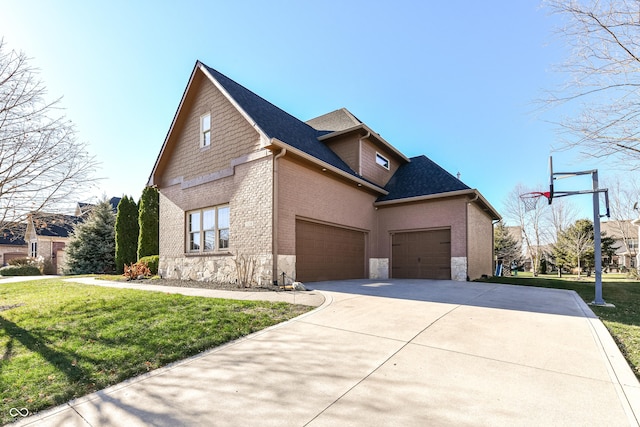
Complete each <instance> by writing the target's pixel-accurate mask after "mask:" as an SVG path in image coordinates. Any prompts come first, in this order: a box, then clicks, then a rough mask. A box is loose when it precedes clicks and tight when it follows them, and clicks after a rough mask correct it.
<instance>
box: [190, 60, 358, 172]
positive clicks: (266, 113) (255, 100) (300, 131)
mask: <svg viewBox="0 0 640 427" xmlns="http://www.w3.org/2000/svg"><path fill="white" fill-rule="evenodd" d="M202 65H203V66H204V67H205V68H206V69H207V71H208V72H209V73H210V74H211V75H212V76H213V77H214V78H215V79H216V80H217V81H218V82H219V83H220V84H221V85H222V87H224V89H225V90H226V91H227V92H228V93H229V95H230V96H231V97H232V98H233V99H234V100H235V101H236V102H237V103H238V105H240V107H241V108H242V109H243V110H244V111H245V112H246V113H247V114H248V115H249V116H251V118H252V119H253V120H255V122H256V124H257V125H258V126H259V127H260V129H262V130H263V131H264V132H265V133H266V134H267V136H269V137H271V138H277V139H279V140H280V141H282V142H284V143H286V144H289V145H290V146H292V147H294V148H297V149H299V150H301V151H303V152H305V153H307V154H310V155H312V156H313V157H315V158H316V159H318V160H321V161H323V162H325V163H328V164H330V165H332V166H335V167H336V168H338V169H340V170H342V171H345V172H347V173H349V174H351V175H353V176H356V177H358V175H357V174H356V172H355V171H354V170H353V169H351V168H350V167H349V166H347V164H346V163H345V162H344V161H343V160H342V159H341V158H340V157H338V155H337V154H336V153H334V152H333V151H332V150H331V149H330V148H329V147H327V146H326V145H325V144H323V143H322V142H320V141H318V137H319V136H321V135H324V134H326V133H328V132H321V131H318V130H316V129H314V128H313V127H311V126H309V125H308V124H306V123H304V122H303V121H301V120H298V119H297V118H295V117H293V116H292V115H291V114H289V113H287V112H286V111H283V110H281V109H280V108H278V107H276V106H275V105H273V104H272V103H270V102H269V101H267V100H265V99H264V98H261V97H260V96H258V95H256V94H255V93H253V92H251V91H250V90H249V89H247V88H245V87H244V86H242V85H240V84H238V83H236V82H235V81H233V80H231V79H230V78H229V77H227V76H225V75H224V74H221V73H219V72H218V71H216V70H214V69H213V68H211V67H208V66H206V65H205V64H202Z"/></svg>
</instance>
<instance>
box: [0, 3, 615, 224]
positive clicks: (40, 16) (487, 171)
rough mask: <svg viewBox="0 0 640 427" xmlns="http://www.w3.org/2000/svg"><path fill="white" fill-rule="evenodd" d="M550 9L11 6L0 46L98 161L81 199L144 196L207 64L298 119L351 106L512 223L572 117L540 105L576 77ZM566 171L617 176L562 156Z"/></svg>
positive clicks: (1, 26)
mask: <svg viewBox="0 0 640 427" xmlns="http://www.w3.org/2000/svg"><path fill="white" fill-rule="evenodd" d="M547 12H548V11H547V10H545V9H543V8H541V7H540V2H539V1H538V0H519V1H508V0H501V1H498V0H487V1H482V2H478V1H471V0H467V1H463V0H448V1H446V2H427V1H424V2H423V1H417V0H415V1H404V0H394V1H373V2H372V1H370V0H369V1H348V0H325V1H322V2H305V1H293V0H292V1H280V0H272V1H253V0H247V1H225V2H223V1H190V0H182V1H180V2H177V1H165V0H158V1H122V0H116V1H109V2H88V1H75V0H73V1H72V0H66V1H58V2H51V1H45V0H40V1H32V0H4V1H3V5H2V13H1V14H0V36H2V37H4V41H5V43H6V44H7V45H8V47H9V48H12V49H16V50H22V51H24V52H25V53H26V54H27V55H28V56H30V57H32V58H33V60H32V65H35V66H37V67H38V68H39V69H40V70H41V75H40V77H41V78H42V80H43V81H44V83H45V85H46V87H47V88H48V91H49V94H50V96H51V97H52V98H54V97H59V96H63V100H62V105H63V106H64V107H65V109H66V114H67V116H68V117H69V118H70V119H71V120H72V121H73V122H74V123H75V124H76V126H77V129H78V131H79V136H80V138H81V139H82V140H83V141H86V142H88V144H89V148H90V151H91V153H92V154H94V155H95V156H96V157H97V158H98V159H99V161H100V162H101V163H102V168H101V169H100V170H98V171H97V175H98V176H100V177H104V180H102V181H101V182H100V184H99V186H98V188H96V189H95V190H94V192H93V193H92V194H87V195H86V197H85V199H91V198H92V197H97V196H100V195H102V194H106V195H108V196H121V195H123V194H127V195H131V196H133V197H134V199H135V200H137V199H138V198H139V197H140V194H141V192H142V189H143V187H144V186H145V184H146V181H147V178H148V176H149V174H150V172H151V169H152V168H153V164H154V162H155V159H156V157H157V154H158V152H159V150H160V148H161V146H162V143H163V141H164V138H165V136H166V133H167V131H168V129H169V126H170V124H171V121H172V119H173V116H174V114H175V111H176V109H177V107H178V103H179V101H180V98H181V96H182V93H183V91H184V88H185V86H186V83H187V80H188V78H189V75H190V73H191V70H192V68H193V66H194V63H195V61H196V60H198V59H199V60H201V61H202V62H204V63H206V64H207V65H209V66H211V67H213V68H215V69H217V70H219V71H220V72H222V73H224V74H226V75H227V76H229V77H230V78H232V79H234V80H236V81H237V82H238V83H240V84H242V85H244V86H245V87H247V88H249V89H251V90H252V91H254V92H256V93H257V94H258V95H260V96H262V97H264V98H266V99H267V100H269V101H270V102H272V103H274V104H275V105H277V106H279V107H280V108H282V109H284V110H285V111H287V112H289V113H291V114H293V115H294V116H296V117H298V118H300V119H302V120H308V119H310V118H312V117H316V116H318V115H321V114H324V113H327V112H329V111H333V110H335V109H337V108H341V107H346V108H347V109H349V110H350V111H351V112H352V113H353V114H355V115H356V116H357V117H358V118H360V119H361V120H362V121H364V122H365V123H367V124H368V125H369V126H370V127H371V128H372V129H374V130H375V131H376V132H378V133H380V134H381V135H382V136H383V137H384V138H385V139H386V140H387V141H389V142H390V143H391V144H393V145H394V146H396V147H397V148H398V149H399V150H400V151H402V152H403V153H404V154H406V155H407V156H409V157H411V156H416V155H420V154H425V155H427V156H428V157H429V158H431V159H432V160H434V161H435V162H437V163H438V164H440V165H441V166H442V167H444V168H445V169H446V170H448V171H449V172H450V173H452V174H453V175H455V174H457V173H460V174H461V179H462V181H463V182H465V183H466V184H467V185H469V186H470V187H472V188H477V189H479V190H480V192H481V193H482V194H483V195H484V196H485V197H486V198H487V199H488V200H489V202H490V203H491V204H492V205H493V206H494V207H495V208H496V209H497V210H498V211H499V212H500V211H501V210H502V205H503V201H504V199H505V197H506V196H507V195H508V193H510V192H511V190H512V189H513V188H514V187H515V185H516V184H518V183H522V184H524V185H527V186H536V185H539V186H541V187H542V186H544V185H546V183H547V182H548V172H547V161H548V160H547V159H548V156H549V154H551V148H552V146H554V144H555V143H556V141H557V136H556V133H555V132H554V127H553V125H552V124H550V123H549V121H554V120H558V118H559V115H560V114H561V111H559V110H555V111H551V112H548V113H545V114H544V115H543V116H539V115H536V114H534V113H533V112H534V110H535V109H536V107H537V106H536V104H534V102H533V101H534V100H535V99H537V98H539V97H540V96H542V94H543V91H544V90H545V89H551V88H553V87H554V86H555V85H557V84H559V83H561V82H562V80H563V79H564V78H565V76H562V75H559V74H557V73H555V72H553V71H552V68H553V66H554V65H557V64H558V63H560V62H561V61H562V60H563V59H564V58H565V56H566V54H567V52H565V51H564V48H563V44H562V43H561V42H558V40H556V39H555V38H554V35H553V29H554V26H556V25H557V24H558V22H557V18H555V17H551V16H549V15H548V13H547ZM554 165H555V167H556V169H559V168H560V169H563V170H585V169H591V168H593V167H598V168H599V169H600V175H601V176H606V175H607V173H608V172H609V171H608V170H607V167H606V165H604V164H599V165H594V164H593V163H591V164H589V163H588V162H586V161H582V160H580V161H578V159H577V157H576V156H574V155H572V153H566V152H565V153H554ZM578 185H579V186H581V185H582V184H581V183H580V184H578ZM587 185H589V184H587ZM572 189H576V190H583V189H588V186H587V188H572ZM587 200H589V199H587Z"/></svg>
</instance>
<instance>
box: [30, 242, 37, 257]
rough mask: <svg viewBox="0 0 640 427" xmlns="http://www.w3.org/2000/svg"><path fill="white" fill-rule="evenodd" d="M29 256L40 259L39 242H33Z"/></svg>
mask: <svg viewBox="0 0 640 427" xmlns="http://www.w3.org/2000/svg"><path fill="white" fill-rule="evenodd" d="M29 256H30V257H31V258H37V257H38V242H37V241H32V242H31V245H30V248H29Z"/></svg>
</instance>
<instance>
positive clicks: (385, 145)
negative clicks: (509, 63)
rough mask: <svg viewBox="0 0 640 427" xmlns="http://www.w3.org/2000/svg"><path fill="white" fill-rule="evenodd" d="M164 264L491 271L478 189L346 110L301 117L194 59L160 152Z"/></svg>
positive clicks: (298, 275) (306, 274)
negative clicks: (400, 147)
mask: <svg viewBox="0 0 640 427" xmlns="http://www.w3.org/2000/svg"><path fill="white" fill-rule="evenodd" d="M149 185H152V186H156V187H157V188H158V189H159V193H160V266H159V273H160V275H161V276H162V277H168V278H181V279H197V280H230V281H234V280H236V279H237V277H238V274H237V270H242V269H244V268H245V267H246V268H248V269H249V270H250V271H251V272H253V274H252V281H255V282H258V283H272V282H275V281H276V280H278V281H280V282H282V280H283V276H282V274H283V273H284V274H285V275H286V276H287V277H288V279H287V280H291V279H296V280H300V281H319V280H337V279H354V278H373V279H386V278H389V277H392V278H434V279H454V280H468V279H475V278H478V277H481V276H483V275H491V274H492V268H493V262H492V254H493V221H496V220H498V219H500V216H499V215H498V213H497V212H496V211H495V209H494V208H493V207H492V206H491V205H490V204H489V203H488V202H487V201H486V200H485V199H484V197H483V196H482V195H481V194H480V192H479V191H478V190H475V189H472V188H469V187H468V186H467V185H465V184H464V183H462V182H461V181H460V180H458V179H457V178H456V177H454V176H452V175H451V174H449V173H448V172H446V171H445V170H444V169H442V168H441V167H440V166H438V165H437V164H435V163H434V162H433V161H431V160H430V159H428V158H427V157H425V156H417V157H412V158H407V157H406V156H405V155H404V154H402V153H401V152H400V151H398V150H397V149H396V148H395V147H393V146H392V145H391V144H390V143H389V142H387V141H386V140H385V139H384V138H382V137H381V136H380V135H379V134H377V133H376V132H375V131H373V130H372V129H371V128H369V126H367V125H366V124H365V123H363V122H361V121H360V120H358V119H357V118H356V117H355V116H354V115H353V114H351V113H350V112H349V111H347V110H346V109H340V110H337V111H334V112H332V113H329V114H326V115H323V116H321V117H318V118H315V119H312V120H310V121H308V122H306V123H305V122H302V121H300V120H298V119H297V118H295V117H293V116H291V115H290V114H288V113H286V112H285V111H283V110H281V109H279V108H278V107H276V106H274V105H273V104H271V103H269V102H268V101H266V100H264V99H263V98H261V97H259V96H258V95H256V94H254V93H253V92H251V91H249V90H248V89H246V88H244V87H243V86H241V85H239V84H238V83H236V82H234V81H233V80H231V79H229V78H228V77H226V76H224V75H222V74H220V73H219V72H217V71H216V70H214V69H212V68H209V67H207V66H206V65H204V64H202V63H201V62H199V61H198V62H196V65H195V67H194V69H193V71H192V73H191V77H190V79H189V82H188V85H187V87H186V90H185V92H184V94H183V97H182V100H181V101H180V105H179V107H178V110H177V112H176V114H175V117H174V119H173V122H172V123H171V127H170V129H169V132H168V134H167V137H166V139H165V141H164V144H163V146H162V149H161V151H160V153H159V155H158V158H157V160H156V163H155V165H154V168H153V171H152V173H151V176H150V178H149Z"/></svg>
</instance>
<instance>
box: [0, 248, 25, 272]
mask: <svg viewBox="0 0 640 427" xmlns="http://www.w3.org/2000/svg"><path fill="white" fill-rule="evenodd" d="M17 254H20V256H19V257H18V258H26V257H27V256H28V255H29V252H28V249H27V245H23V246H14V245H0V267H1V266H3V265H5V264H6V263H7V261H8V260H9V259H10V258H16V257H15V256H13V255H17Z"/></svg>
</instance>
